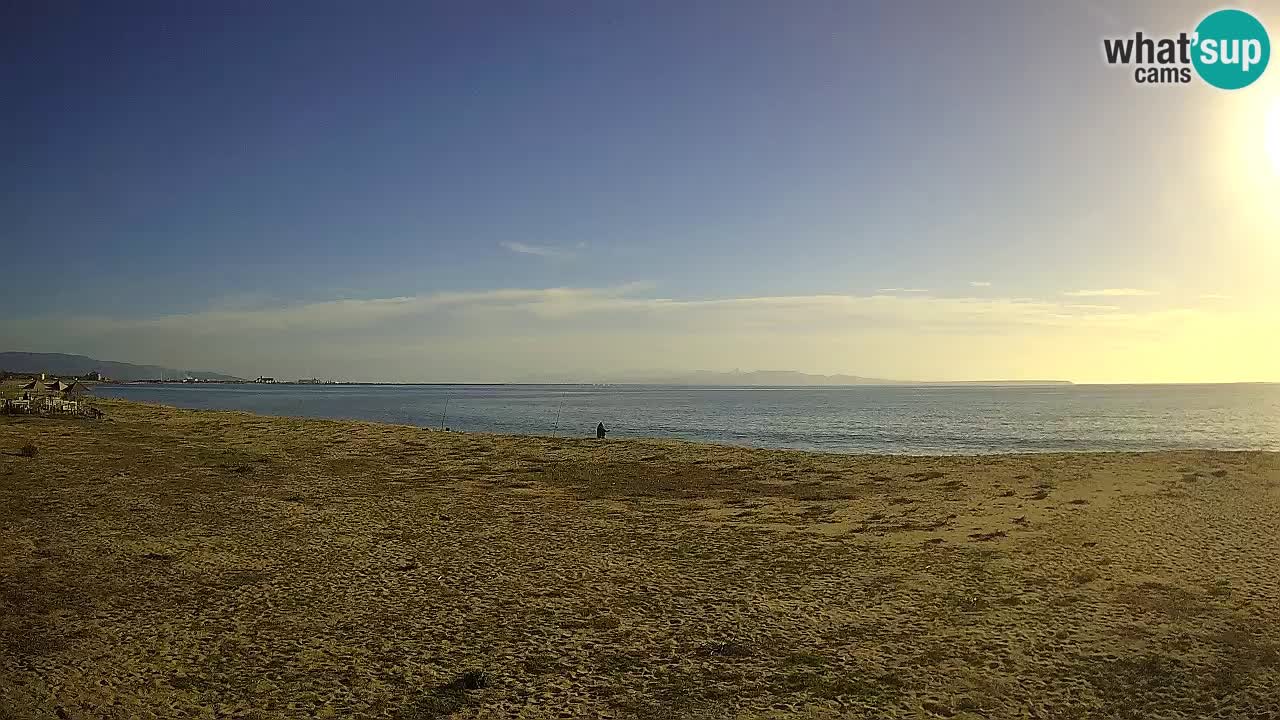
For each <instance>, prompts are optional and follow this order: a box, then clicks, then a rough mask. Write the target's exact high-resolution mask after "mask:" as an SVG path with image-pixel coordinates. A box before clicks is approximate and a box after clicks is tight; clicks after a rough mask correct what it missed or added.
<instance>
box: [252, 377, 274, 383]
mask: <svg viewBox="0 0 1280 720" xmlns="http://www.w3.org/2000/svg"><path fill="white" fill-rule="evenodd" d="M275 381H276V379H275V378H273V377H267V376H265V375H259V376H258V379H257V380H254V382H257V383H273V382H275Z"/></svg>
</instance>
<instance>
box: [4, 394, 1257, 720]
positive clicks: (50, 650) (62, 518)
mask: <svg viewBox="0 0 1280 720" xmlns="http://www.w3.org/2000/svg"><path fill="white" fill-rule="evenodd" d="M103 405H104V406H105V407H106V409H107V411H108V415H109V417H110V419H109V420H106V421H100V422H88V421H75V420H53V419H42V418H26V417H12V418H0V452H3V454H0V528H3V532H0V718H4V717H13V718H28V717H32V718H35V717H41V718H43V717H68V718H98V717H118V718H132V717H161V718H168V717H257V718H275V717H392V718H441V717H510V716H520V717H618V718H622V717H631V718H668V717H671V718H674V717H693V718H773V717H806V718H826V717H910V718H915V717H951V718H964V717H968V718H1004V717H1032V718H1094V717H1120V718H1147V717H1157V716H1159V717H1188V718H1191V717H1267V716H1268V713H1274V712H1275V708H1277V707H1280V573H1277V572H1276V568H1277V567H1280V456H1277V455H1274V454H1265V453H1209V452H1188V453H1162V454H1145V455H1144V454H1101V455H1041V456H1004V457H954V458H907V457H850V456H835V455H816V454H806V453H798V452H782V451H761V450H745V449H739V448H728V447H715V446H705V445H694V444H686V443H676V442H663V441H608V442H596V441H594V440H568V439H552V438H524V437H501V436H490V435H479V434H463V433H441V432H433V431H428V430H421V429H417V428H408V427H399V426H390V425H377V424H370V423H352V422H328V421H319V420H296V419H281V418H265V417H257V416H252V415H246V414H238V413H214V412H192V411H181V410H173V409H167V408H157V407H151V406H142V405H136V404H130V403H122V402H104V403H103ZM28 443H31V444H34V445H35V446H36V447H37V448H38V452H37V453H36V454H35V456H34V457H23V456H22V453H21V452H20V449H21V448H22V447H23V446H24V445H26V444H28Z"/></svg>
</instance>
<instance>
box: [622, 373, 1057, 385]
mask: <svg viewBox="0 0 1280 720" xmlns="http://www.w3.org/2000/svg"><path fill="white" fill-rule="evenodd" d="M644 382H652V383H656V384H662V385H785V386H797V385H799V386H804V385H1070V384H1071V382H1070V381H1067V380H977V381H960V382H929V381H920V380H886V379H884V378H872V377H862V376H860V375H813V374H810V373H803V372H798V371H795V370H751V371H746V372H743V371H737V370H735V371H733V372H712V371H708V370H698V371H695V372H691V373H681V374H673V375H670V376H666V377H655V378H653V379H650V380H645V381H644Z"/></svg>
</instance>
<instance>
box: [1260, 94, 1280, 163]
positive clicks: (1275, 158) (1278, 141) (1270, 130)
mask: <svg viewBox="0 0 1280 720" xmlns="http://www.w3.org/2000/svg"><path fill="white" fill-rule="evenodd" d="M1265 132H1266V137H1265V138H1264V139H1263V142H1264V143H1265V145H1266V148H1267V156H1268V157H1269V158H1271V169H1272V170H1274V171H1275V173H1276V175H1280V97H1277V98H1276V99H1274V100H1272V101H1271V107H1270V109H1268V110H1267V120H1266V130H1265Z"/></svg>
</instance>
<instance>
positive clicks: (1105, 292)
mask: <svg viewBox="0 0 1280 720" xmlns="http://www.w3.org/2000/svg"><path fill="white" fill-rule="evenodd" d="M1062 294H1063V295H1066V296H1067V297H1151V296H1153V295H1159V294H1160V293H1158V292H1156V291H1154V290H1139V289H1138V288H1103V289H1100V290H1070V291H1068V292H1064V293H1062Z"/></svg>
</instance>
